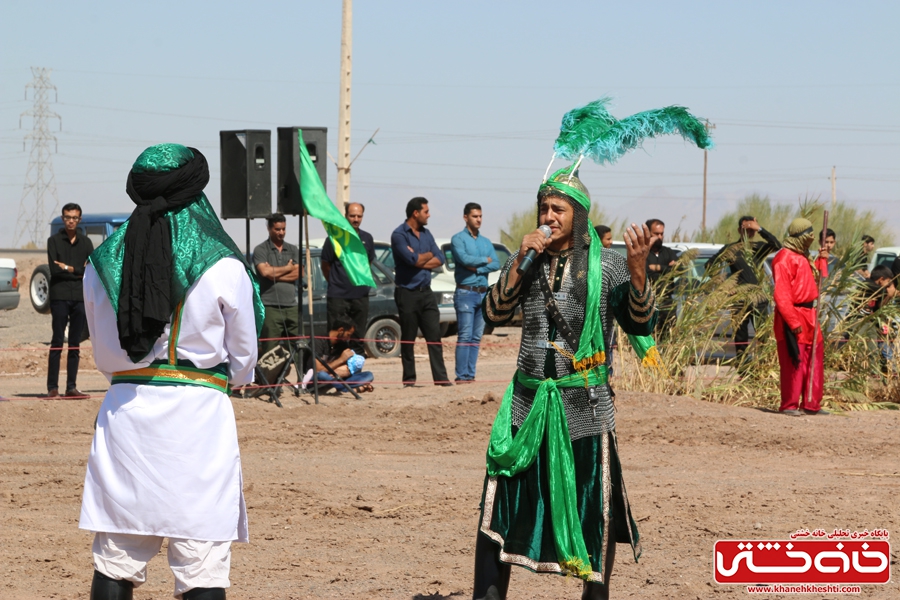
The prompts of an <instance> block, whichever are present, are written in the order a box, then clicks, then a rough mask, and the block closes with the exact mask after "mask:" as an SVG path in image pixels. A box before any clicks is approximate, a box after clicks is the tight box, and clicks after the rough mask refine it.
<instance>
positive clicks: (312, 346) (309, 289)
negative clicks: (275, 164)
mask: <svg viewBox="0 0 900 600" xmlns="http://www.w3.org/2000/svg"><path fill="white" fill-rule="evenodd" d="M303 233H304V234H305V235H306V303H307V304H308V305H309V352H310V354H311V355H312V372H313V378H312V381H313V395H314V396H315V398H316V404H318V403H319V374H318V373H319V370H318V369H317V368H316V335H315V327H314V326H313V296H312V294H313V279H312V255H311V254H310V252H309V213H308V212H306V208H305V207H304V209H303Z"/></svg>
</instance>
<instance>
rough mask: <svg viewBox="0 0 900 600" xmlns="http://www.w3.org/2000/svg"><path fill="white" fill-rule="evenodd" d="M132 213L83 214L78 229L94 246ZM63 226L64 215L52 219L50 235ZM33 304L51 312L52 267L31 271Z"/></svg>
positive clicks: (44, 266)
mask: <svg viewBox="0 0 900 600" xmlns="http://www.w3.org/2000/svg"><path fill="white" fill-rule="evenodd" d="M130 216H131V213H95V214H84V215H82V216H81V223H79V224H78V230H79V231H80V232H81V233H82V234H84V235H86V236H87V237H88V238H90V240H91V242H92V243H93V244H94V248H96V247H97V246H99V245H100V244H102V243H103V242H104V241H106V238H108V237H109V236H111V235H112V234H113V233H114V232H115V231H116V229H118V228H119V227H121V226H122V223H124V222H125V221H127V220H128V217H130ZM62 228H63V221H62V217H61V216H60V217H56V218H55V219H53V220H52V221H50V235H51V236H52V235H54V234H56V233H59V230H60V229H62ZM28 292H29V297H30V298H31V305H32V306H33V307H34V310H36V311H38V312H39V313H41V314H47V313H49V312H50V267H49V266H48V265H39V266H38V267H37V268H35V270H34V271H33V272H32V273H31V284H30V285H29V286H28ZM84 330H85V333H86V332H87V327H85V329H84Z"/></svg>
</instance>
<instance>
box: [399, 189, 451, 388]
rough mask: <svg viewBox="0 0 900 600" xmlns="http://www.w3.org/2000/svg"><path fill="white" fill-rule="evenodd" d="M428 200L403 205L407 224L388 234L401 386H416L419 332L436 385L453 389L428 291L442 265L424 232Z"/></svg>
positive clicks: (435, 309) (435, 306)
mask: <svg viewBox="0 0 900 600" xmlns="http://www.w3.org/2000/svg"><path fill="white" fill-rule="evenodd" d="M429 216H430V214H429V211H428V200H426V199H425V198H422V197H416V198H413V199H412V200H410V201H409V202H408V203H407V205H406V221H404V222H403V224H401V225H400V227H398V228H397V229H395V230H394V232H393V233H392V234H391V250H392V252H393V255H394V264H395V271H394V274H395V278H394V282H395V283H396V284H397V287H396V288H395V290H394V300H395V301H396V302H397V309H398V312H399V313H400V340H401V345H400V361H401V363H402V364H403V386H404V387H412V386H414V385H415V383H416V357H415V352H414V349H413V343H414V342H415V341H416V333H417V332H418V330H419V329H421V330H422V335H423V336H425V341H426V342H428V359H429V360H430V362H431V377H432V379H433V380H434V384H435V385H440V386H448V385H453V384H452V383H451V382H450V381H449V379H448V378H447V369H446V368H445V367H444V350H443V348H442V347H441V313H440V311H439V310H438V303H437V298H436V297H435V295H434V293H433V292H432V291H431V269H434V268H436V267H439V266H441V265H442V264H444V255H443V254H441V250H440V248H438V247H437V244H435V243H434V236H432V235H431V232H430V231H428V230H427V229H425V225H427V224H428V217H429Z"/></svg>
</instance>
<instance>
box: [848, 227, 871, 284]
mask: <svg viewBox="0 0 900 600" xmlns="http://www.w3.org/2000/svg"><path fill="white" fill-rule="evenodd" d="M861 241H862V248H861V253H860V254H859V257H858V259H857V260H856V261H855V262H854V265H855V267H856V268H855V270H854V271H853V272H854V273H855V274H856V275H858V276H859V277H861V278H863V279H868V278H869V255H870V254H871V253H872V250H874V249H875V238H873V237H872V236H871V235H864V236H862V240H861Z"/></svg>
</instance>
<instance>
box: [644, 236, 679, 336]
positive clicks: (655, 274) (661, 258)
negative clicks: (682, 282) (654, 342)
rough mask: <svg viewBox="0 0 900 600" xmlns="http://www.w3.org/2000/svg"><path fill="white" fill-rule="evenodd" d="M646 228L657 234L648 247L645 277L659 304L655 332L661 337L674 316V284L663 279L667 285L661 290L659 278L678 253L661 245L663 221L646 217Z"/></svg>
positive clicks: (669, 266) (675, 259) (670, 267)
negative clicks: (651, 286)
mask: <svg viewBox="0 0 900 600" xmlns="http://www.w3.org/2000/svg"><path fill="white" fill-rule="evenodd" d="M647 228H648V229H650V233H651V235H655V236H659V238H658V239H657V240H656V242H654V243H653V245H652V246H651V247H650V253H649V254H648V255H647V279H649V280H650V283H651V284H652V285H653V289H654V291H655V292H656V302H657V306H659V320H658V321H657V322H656V334H657V336H659V337H662V336H664V335H667V334H668V331H669V328H670V327H671V326H672V318H673V317H675V306H674V303H673V302H672V293H673V292H674V286H673V285H672V282H671V281H665V282H663V284H664V285H666V286H667V289H666V290H661V289H660V286H661V285H663V284H660V283H659V280H660V278H661V277H662V276H663V275H666V274H668V273H669V272H670V271H671V270H672V269H673V268H674V267H675V261H677V260H678V253H677V252H675V251H674V250H672V249H671V248H669V247H667V246H663V235H664V234H665V232H666V224H665V223H663V222H662V221H660V220H659V219H648V220H647ZM663 292H665V293H663Z"/></svg>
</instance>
